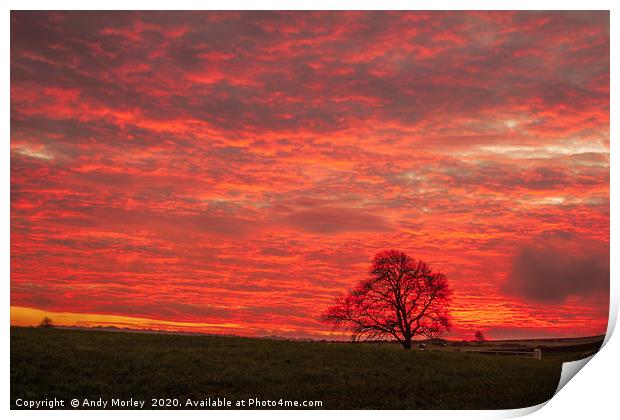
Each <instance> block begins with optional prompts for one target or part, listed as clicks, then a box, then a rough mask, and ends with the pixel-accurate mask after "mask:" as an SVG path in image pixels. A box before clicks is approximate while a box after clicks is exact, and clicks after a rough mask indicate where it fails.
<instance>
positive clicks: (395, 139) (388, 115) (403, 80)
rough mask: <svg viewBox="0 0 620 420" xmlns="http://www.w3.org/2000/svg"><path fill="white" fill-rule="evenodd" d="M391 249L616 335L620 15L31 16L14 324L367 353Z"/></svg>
mask: <svg viewBox="0 0 620 420" xmlns="http://www.w3.org/2000/svg"><path fill="white" fill-rule="evenodd" d="M388 248H395V249H399V250H402V251H404V252H406V253H408V254H410V255H411V256H413V257H414V258H421V259H423V260H425V261H427V262H428V263H430V264H431V265H432V266H433V267H434V268H435V269H438V270H441V271H442V272H444V273H445V274H446V275H447V277H448V279H449V281H450V284H451V286H452V289H453V290H454V301H453V305H452V308H453V317H454V325H455V326H454V329H453V331H452V333H451V337H452V338H469V339H471V338H473V333H474V331H476V330H478V329H480V330H482V331H484V332H485V333H486V335H487V336H488V337H490V338H498V339H501V338H523V337H557V336H580V335H594V334H600V333H604V332H605V329H606V326H607V317H608V302H609V13H608V12H594V13H589V12H471V13H470V12H393V13H388V12H316V13H309V12H289V13H271V12H252V13H244V12H198V13H196V12H175V13H173V12H142V13H130V12H117V13H113V12H89V13H70V12H53V13H52V12H47V13H38V12H13V13H11V309H12V310H11V323H12V324H15V325H29V324H36V323H38V322H39V321H40V319H41V318H42V317H43V316H45V315H46V314H48V315H50V316H51V317H52V319H53V320H55V321H56V322H57V323H59V324H65V325H83V326H95V325H116V326H121V327H122V326H129V327H132V328H158V329H174V330H187V331H202V332H216V333H226V334H238V335H251V336H266V335H278V336H290V337H312V338H326V337H327V338H329V337H331V338H346V337H347V334H346V332H332V331H331V330H330V329H329V328H328V327H325V326H323V325H322V324H321V322H320V321H319V319H318V318H319V316H320V314H321V312H322V311H323V310H324V309H325V308H326V307H327V306H328V305H329V304H330V303H331V302H332V301H333V300H334V298H336V297H337V296H338V295H340V294H341V293H342V292H344V291H345V290H347V289H350V288H352V287H353V286H354V285H355V283H356V282H357V281H358V280H360V279H363V278H364V276H365V275H366V271H367V269H368V266H369V262H370V259H371V258H372V256H373V255H374V254H375V253H376V252H378V251H381V250H383V249H388Z"/></svg>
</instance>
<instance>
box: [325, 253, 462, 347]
mask: <svg viewBox="0 0 620 420" xmlns="http://www.w3.org/2000/svg"><path fill="white" fill-rule="evenodd" d="M451 295H452V291H451V290H450V287H449V284H448V280H447V279H446V276H444V275H443V274H442V273H440V272H433V271H432V270H431V268H430V267H429V266H428V265H427V264H426V263H425V262H424V261H419V260H415V259H413V258H411V257H409V256H408V255H406V254H405V253H403V252H400V251H396V250H388V251H382V252H379V253H378V254H377V255H375V257H374V259H373V260H372V264H371V266H370V269H369V276H368V278H367V279H366V280H364V281H361V282H360V283H359V284H358V285H357V287H356V288H355V289H353V290H352V291H350V292H349V293H347V294H345V295H344V296H342V297H340V298H338V299H337V300H336V303H335V304H334V305H333V306H331V307H330V308H328V309H327V311H326V312H325V313H324V314H323V315H322V317H321V318H322V320H323V322H325V323H327V324H330V325H332V326H333V327H335V328H344V329H348V330H351V331H352V340H353V341H357V340H359V339H361V338H362V337H365V338H368V339H392V338H393V339H396V340H398V341H399V342H400V343H401V344H402V346H403V347H404V348H405V349H411V340H412V339H413V338H415V337H417V336H423V337H426V338H437V337H438V336H439V335H441V334H442V333H443V332H445V331H447V330H448V329H449V328H450V316H449V308H448V306H449V304H450V297H451Z"/></svg>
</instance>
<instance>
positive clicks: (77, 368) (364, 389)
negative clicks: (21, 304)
mask: <svg viewBox="0 0 620 420" xmlns="http://www.w3.org/2000/svg"><path fill="white" fill-rule="evenodd" d="M601 339H602V338H601ZM513 343H515V342H513ZM522 343H525V342H522ZM518 344H519V343H517V345H518ZM535 344H536V345H537V346H539V347H540V346H546V347H545V349H544V350H543V360H542V361H539V360H534V359H530V358H516V357H512V356H492V355H479V354H473V353H467V352H466V351H465V350H466V349H464V348H463V349H461V351H459V352H456V351H455V350H456V348H455V347H450V346H448V347H443V348H434V347H433V346H429V347H428V348H427V349H426V350H425V351H419V350H412V351H405V350H402V349H401V348H399V347H398V346H396V345H392V344H385V343H384V344H351V343H324V342H295V341H276V340H262V339H251V338H238V337H213V336H190V335H169V334H137V333H125V332H102V331H86V330H62V329H56V328H50V329H42V328H20V327H12V328H11V407H12V408H19V407H16V405H15V403H16V399H18V398H21V399H23V400H40V399H52V398H54V397H56V398H60V399H64V400H66V401H67V402H66V403H65V406H67V404H68V401H69V400H71V399H72V398H78V399H80V401H81V400H83V399H84V398H88V399H92V400H97V399H99V398H103V399H104V400H111V399H113V398H120V399H129V398H133V399H134V400H135V399H143V400H146V405H145V408H151V399H152V398H177V399H178V400H179V404H180V406H181V407H180V408H185V403H186V400H187V399H188V398H190V399H193V400H205V399H206V398H209V397H210V398H212V399H215V398H218V397H219V398H224V397H225V398H227V399H229V400H232V401H233V407H232V408H243V407H234V402H235V401H238V400H248V399H249V398H257V399H261V400H274V401H279V400H280V399H283V400H290V401H293V400H298V401H302V400H312V401H315V400H317V401H322V407H318V408H323V409H507V408H521V407H527V406H532V405H535V404H539V403H542V402H544V401H546V400H548V399H549V398H551V396H552V395H553V393H554V391H555V389H556V387H557V384H558V381H559V378H560V372H561V363H562V362H564V361H569V360H576V359H579V358H582V357H583V356H584V355H587V354H588V353H590V354H591V353H592V352H593V351H595V350H596V349H598V348H599V347H600V345H601V341H599V340H598V339H595V340H593V339H590V340H583V341H582V342H567V343H560V344H559V345H558V343H557V342H553V341H552V340H546V341H539V342H536V343H535ZM497 345H498V343H495V344H494V343H488V344H487V346H489V348H496V346H497ZM575 345H576V346H577V347H575ZM494 346H495V347H494ZM504 347H505V345H504ZM527 348H528V345H527V344H523V345H522V346H519V349H527ZM469 350H476V348H475V347H471V348H469ZM109 406H110V404H109V405H108V408H109ZM69 408H70V407H69ZM203 408H204V407H203ZM207 408H208V407H207ZM268 408H285V407H281V406H278V405H276V406H275V407H268Z"/></svg>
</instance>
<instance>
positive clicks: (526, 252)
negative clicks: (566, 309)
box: [503, 240, 610, 304]
mask: <svg viewBox="0 0 620 420" xmlns="http://www.w3.org/2000/svg"><path fill="white" fill-rule="evenodd" d="M571 245H575V243H574V242H566V241H557V240H556V241H547V242H544V241H543V242H542V243H536V244H531V245H525V246H522V247H521V248H520V249H519V250H518V251H517V252H516V254H515V256H514V257H513V260H512V270H511V271H510V274H509V277H508V280H507V282H506V283H505V284H504V287H503V289H504V291H505V292H506V293H508V294H512V295H517V296H521V297H523V298H524V299H526V300H528V301H537V302H545V303H553V304H561V303H562V302H564V301H565V300H566V299H567V298H568V297H569V296H577V297H579V298H585V297H588V296H590V295H592V294H594V293H597V292H600V293H604V294H606V293H608V291H609V273H610V272H609V248H608V246H605V245H603V244H597V243H591V242H590V243H587V242H586V244H579V246H578V249H574V246H573V247H572V248H573V249H571Z"/></svg>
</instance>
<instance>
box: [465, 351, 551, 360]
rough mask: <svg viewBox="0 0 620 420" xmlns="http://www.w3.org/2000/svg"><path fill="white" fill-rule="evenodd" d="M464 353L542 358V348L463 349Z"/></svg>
mask: <svg viewBox="0 0 620 420" xmlns="http://www.w3.org/2000/svg"><path fill="white" fill-rule="evenodd" d="M465 353H477V354H494V355H497V356H515V357H531V358H534V359H536V360H542V350H540V349H534V350H532V351H512V350H465Z"/></svg>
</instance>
